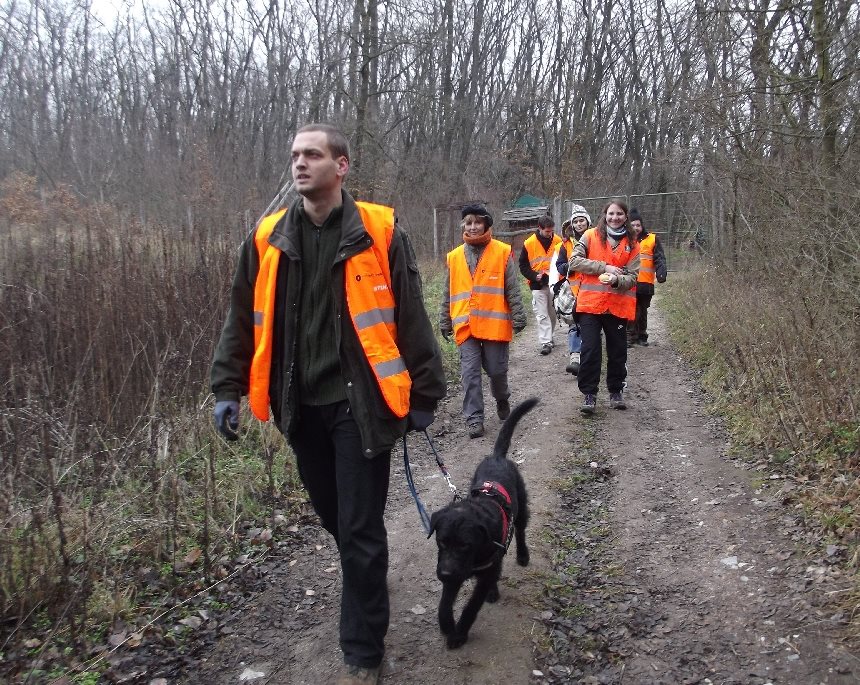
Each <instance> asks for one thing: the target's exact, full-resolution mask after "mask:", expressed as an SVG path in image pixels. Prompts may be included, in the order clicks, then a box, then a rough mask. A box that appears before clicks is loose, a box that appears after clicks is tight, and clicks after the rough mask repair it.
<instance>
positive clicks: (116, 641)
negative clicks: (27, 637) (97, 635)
mask: <svg viewBox="0 0 860 685" xmlns="http://www.w3.org/2000/svg"><path fill="white" fill-rule="evenodd" d="M126 637H128V632H127V631H125V630H123V631H120V632H119V633H114V634H113V635H111V636H110V637H109V638H108V644H110V646H111V647H119V646H120V645H121V644H122V643H123V642H125V638H126ZM25 646H26V645H25Z"/></svg>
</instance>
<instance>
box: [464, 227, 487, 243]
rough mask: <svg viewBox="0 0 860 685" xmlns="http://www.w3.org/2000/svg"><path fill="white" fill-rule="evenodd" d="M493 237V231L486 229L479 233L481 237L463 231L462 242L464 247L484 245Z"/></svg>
mask: <svg viewBox="0 0 860 685" xmlns="http://www.w3.org/2000/svg"><path fill="white" fill-rule="evenodd" d="M492 237H493V229H492V228H488V229H487V230H486V231H484V232H483V233H481V235H470V234H468V233H466V231H463V242H464V243H466V245H486V244H487V243H489V242H490V239H491V238H492Z"/></svg>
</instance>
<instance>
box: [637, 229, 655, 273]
mask: <svg viewBox="0 0 860 685" xmlns="http://www.w3.org/2000/svg"><path fill="white" fill-rule="evenodd" d="M656 242H657V236H656V234H654V233H649V234H648V235H647V236H645V238H643V239H642V240H641V241H640V242H639V283H653V282H654V243H656Z"/></svg>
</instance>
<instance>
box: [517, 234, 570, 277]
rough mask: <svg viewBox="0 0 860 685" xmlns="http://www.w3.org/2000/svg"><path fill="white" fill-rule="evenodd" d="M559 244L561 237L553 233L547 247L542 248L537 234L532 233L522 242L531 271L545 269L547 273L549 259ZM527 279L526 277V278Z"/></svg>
mask: <svg viewBox="0 0 860 685" xmlns="http://www.w3.org/2000/svg"><path fill="white" fill-rule="evenodd" d="M559 245H561V238H559V237H558V235H555V234H553V236H552V242H551V243H550V245H549V248H548V249H546V250H544V249H543V245H541V244H540V241H539V240H538V239H537V236H536V235H535V234H534V233H532V234H531V235H530V236H529V237H528V238H526V239H525V242H523V247H524V248H526V255H527V256H528V258H529V266H531V268H532V271H546V272H547V273H549V260H550V259H551V258H552V256H553V254H554V253H555V251H556V249H557V248H558V247H559ZM526 280H527V281H528V279H526Z"/></svg>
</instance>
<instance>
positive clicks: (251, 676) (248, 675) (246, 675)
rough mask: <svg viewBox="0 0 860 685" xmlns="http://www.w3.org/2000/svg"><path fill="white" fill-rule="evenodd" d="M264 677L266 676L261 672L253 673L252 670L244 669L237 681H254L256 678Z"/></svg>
mask: <svg viewBox="0 0 860 685" xmlns="http://www.w3.org/2000/svg"><path fill="white" fill-rule="evenodd" d="M265 676H266V674H265V673H263V672H262V671H255V670H254V669H252V668H246V669H245V670H244V671H242V673H241V675H240V676H239V681H240V682H243V681H246V680H256V679H257V678H264V677H265Z"/></svg>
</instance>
